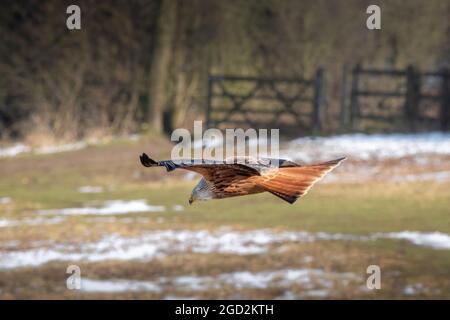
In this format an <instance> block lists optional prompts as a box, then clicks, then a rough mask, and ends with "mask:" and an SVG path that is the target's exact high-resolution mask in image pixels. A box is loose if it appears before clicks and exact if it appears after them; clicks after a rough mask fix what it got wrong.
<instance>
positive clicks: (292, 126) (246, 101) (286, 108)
mask: <svg viewBox="0 0 450 320" xmlns="http://www.w3.org/2000/svg"><path fill="white" fill-rule="evenodd" d="M324 82H325V80H324V72H323V70H322V69H318V70H317V72H316V75H315V77H314V78H313V79H303V78H259V77H239V76H223V75H215V76H209V78H208V104H207V114H206V119H207V127H208V128H211V127H218V128H221V129H224V128H234V127H240V128H249V127H251V128H255V129H258V128H268V129H270V128H280V129H281V134H284V133H286V134H289V133H290V132H292V133H299V132H314V133H319V132H320V131H321V119H322V114H323V112H324V110H323V107H324V85H325V83H324Z"/></svg>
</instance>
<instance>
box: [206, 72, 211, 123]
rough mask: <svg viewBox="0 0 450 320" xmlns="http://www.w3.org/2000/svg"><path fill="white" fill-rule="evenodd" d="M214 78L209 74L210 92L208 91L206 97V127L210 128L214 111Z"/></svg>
mask: <svg viewBox="0 0 450 320" xmlns="http://www.w3.org/2000/svg"><path fill="white" fill-rule="evenodd" d="M212 82H213V79H212V77H211V75H208V89H207V90H208V93H207V98H206V129H209V128H210V126H211V125H212V123H211V122H212V120H211V112H212V110H211V109H212V106H211V103H212V90H213V84H212Z"/></svg>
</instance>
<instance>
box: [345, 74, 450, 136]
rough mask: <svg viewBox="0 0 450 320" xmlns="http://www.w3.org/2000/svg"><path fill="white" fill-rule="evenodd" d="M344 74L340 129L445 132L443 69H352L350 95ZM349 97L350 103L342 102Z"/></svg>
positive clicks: (449, 117)
mask: <svg viewBox="0 0 450 320" xmlns="http://www.w3.org/2000/svg"><path fill="white" fill-rule="evenodd" d="M345 74H346V72H345V71H344V79H343V92H344V93H343V95H342V97H343V99H342V102H341V112H342V118H341V120H342V127H343V128H344V129H345V130H349V131H359V130H363V131H368V130H369V131H370V130H371V129H372V128H375V130H374V131H413V132H414V131H425V130H443V131H447V130H449V123H450V87H449V85H450V83H449V71H448V70H447V69H444V70H441V71H437V72H419V71H417V70H416V69H415V68H414V67H413V66H409V67H408V68H406V69H404V70H396V69H390V70H387V69H363V68H362V67H361V66H360V65H357V66H355V67H354V68H353V70H352V72H351V74H352V79H351V88H350V93H349V94H348V93H346V92H345V91H346V88H347V87H348V85H347V80H346V79H345ZM347 96H350V101H349V102H348V99H346V97H347Z"/></svg>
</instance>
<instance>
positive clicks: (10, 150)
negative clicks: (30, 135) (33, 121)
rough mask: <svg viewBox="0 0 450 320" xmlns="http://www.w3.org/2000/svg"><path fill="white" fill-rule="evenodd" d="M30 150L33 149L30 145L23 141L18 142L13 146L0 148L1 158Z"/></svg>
mask: <svg viewBox="0 0 450 320" xmlns="http://www.w3.org/2000/svg"><path fill="white" fill-rule="evenodd" d="M29 151H31V148H30V147H28V146H26V145H24V144H22V143H18V144H15V145H13V146H11V147H5V148H0V158H6V157H15V156H17V155H19V154H21V153H24V152H29Z"/></svg>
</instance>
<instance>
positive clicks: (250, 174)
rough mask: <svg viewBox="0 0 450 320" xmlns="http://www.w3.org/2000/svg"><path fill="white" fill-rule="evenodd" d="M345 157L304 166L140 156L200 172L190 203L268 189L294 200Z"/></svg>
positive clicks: (169, 167) (277, 161)
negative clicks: (162, 158)
mask: <svg viewBox="0 0 450 320" xmlns="http://www.w3.org/2000/svg"><path fill="white" fill-rule="evenodd" d="M344 159H345V158H340V159H336V160H332V161H328V162H324V163H320V164H315V165H310V166H301V165H299V164H296V163H294V162H291V161H288V160H283V159H253V158H242V159H234V160H233V161H231V163H230V161H225V162H220V163H217V162H214V161H208V160H202V161H200V162H199V163H196V162H194V160H187V161H186V160H180V161H172V160H165V161H154V160H152V159H150V158H149V157H148V156H147V155H146V154H145V153H144V154H142V155H141V156H140V160H141V163H142V164H143V165H144V166H145V167H156V166H164V167H166V169H167V171H172V170H175V169H177V168H182V169H186V170H189V171H194V172H197V173H199V174H201V175H202V176H203V179H202V180H201V181H200V182H199V184H198V185H197V186H196V187H195V188H194V190H193V193H192V195H191V198H190V199H189V203H192V202H193V201H194V200H197V199H198V200H208V199H223V198H229V197H235V196H243V195H248V194H255V193H261V192H265V191H267V192H270V193H272V194H273V195H275V196H277V197H279V198H281V199H283V200H285V201H287V202H289V203H294V202H295V201H296V200H297V199H298V198H299V197H301V196H303V195H304V194H306V193H307V192H308V190H309V189H310V188H311V187H312V186H313V184H314V183H315V182H317V181H318V180H320V179H321V178H322V177H323V176H324V175H325V174H326V173H328V172H329V171H331V170H332V169H334V168H335V167H336V166H337V165H339V163H340V162H341V161H343V160H344Z"/></svg>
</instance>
